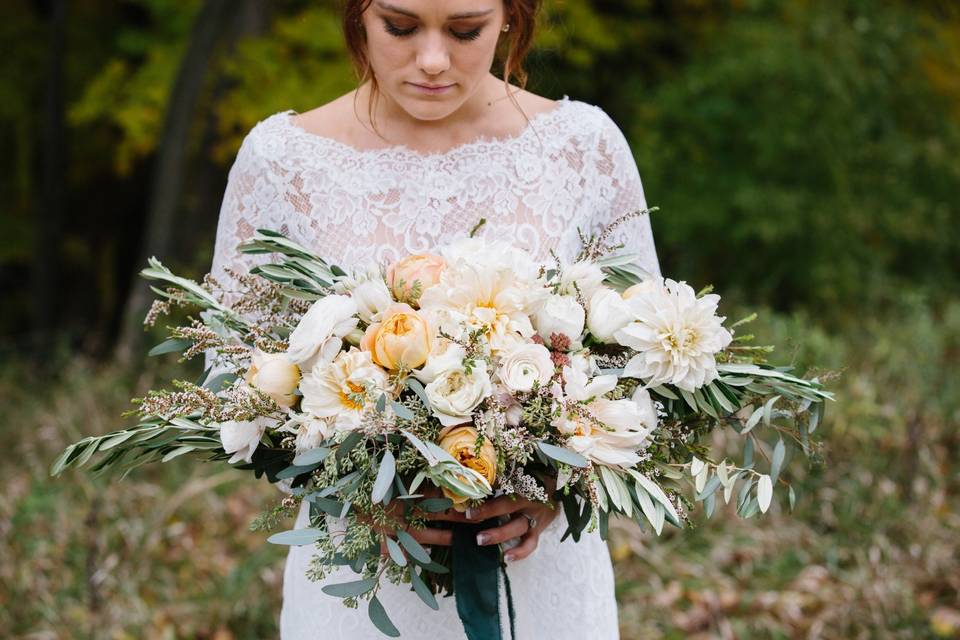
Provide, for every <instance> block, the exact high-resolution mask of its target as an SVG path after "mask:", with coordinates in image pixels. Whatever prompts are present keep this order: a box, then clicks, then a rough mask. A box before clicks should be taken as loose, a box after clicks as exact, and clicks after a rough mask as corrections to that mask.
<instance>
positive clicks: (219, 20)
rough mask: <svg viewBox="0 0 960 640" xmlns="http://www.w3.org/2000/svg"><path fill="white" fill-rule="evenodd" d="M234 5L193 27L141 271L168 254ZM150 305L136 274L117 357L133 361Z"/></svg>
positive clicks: (215, 5) (173, 98)
mask: <svg viewBox="0 0 960 640" xmlns="http://www.w3.org/2000/svg"><path fill="white" fill-rule="evenodd" d="M229 6H230V3H229V2H228V1H227V0H206V1H205V2H204V3H203V6H202V7H201V9H200V13H199V14H198V15H197V19H196V22H195V23H194V26H193V32H192V34H191V36H190V43H189V46H188V47H187V51H186V53H185V54H184V56H183V60H182V61H181V62H180V69H179V70H178V72H177V78H176V81H175V82H174V85H173V90H172V91H171V93H170V100H169V102H168V105H167V111H166V115H165V118H164V124H163V133H162V135H161V137H160V142H159V146H158V148H157V157H156V165H155V167H154V172H153V180H152V184H151V193H150V203H149V208H148V211H147V220H146V225H145V228H144V236H143V239H142V241H141V243H140V246H141V247H142V251H141V252H140V259H139V260H138V262H137V266H136V268H137V271H139V270H140V269H141V268H142V267H143V266H145V265H146V262H147V259H148V258H149V257H151V256H154V255H156V256H158V257H161V258H162V257H164V256H166V255H167V254H168V253H169V249H170V238H171V236H172V230H173V225H174V223H175V218H176V212H177V206H178V205H179V203H180V199H181V198H180V196H181V191H182V187H183V178H184V169H185V168H186V157H185V156H186V152H187V144H188V142H189V133H190V125H191V122H192V120H193V118H192V116H193V112H194V108H195V107H196V103H197V100H198V98H199V95H200V91H201V89H202V88H203V82H204V79H205V77H206V72H207V68H208V66H209V62H210V59H211V57H212V56H213V52H214V49H215V47H216V44H217V39H218V36H219V34H220V33H221V31H222V30H223V26H224V19H225V18H226V16H227V9H228V8H229ZM149 303H150V291H149V288H148V286H147V285H146V283H144V282H142V281H141V280H140V278H138V277H137V278H134V281H133V284H132V285H131V289H130V293H129V296H128V298H127V304H126V308H125V309H124V314H123V322H122V324H121V330H120V339H119V340H118V342H117V347H116V350H115V356H116V358H117V360H118V361H119V362H121V363H124V364H127V363H129V362H130V361H131V359H132V358H133V356H135V355H136V354H137V353H139V352H140V350H141V348H142V344H143V327H142V324H141V323H142V320H143V317H144V314H145V313H146V310H147V307H148V305H149Z"/></svg>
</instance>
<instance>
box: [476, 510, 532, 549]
mask: <svg viewBox="0 0 960 640" xmlns="http://www.w3.org/2000/svg"><path fill="white" fill-rule="evenodd" d="M529 530H530V521H529V520H527V518H526V517H525V516H523V515H521V514H515V515H514V516H513V517H512V518H511V519H510V522H508V523H506V524H504V525H501V526H499V527H492V528H490V529H484V530H483V531H481V532H480V533H478V534H477V544H479V545H487V544H500V543H501V542H506V541H507V540H510V539H511V538H519V537H520V536H522V535H523V534H525V533H526V532H527V531H529Z"/></svg>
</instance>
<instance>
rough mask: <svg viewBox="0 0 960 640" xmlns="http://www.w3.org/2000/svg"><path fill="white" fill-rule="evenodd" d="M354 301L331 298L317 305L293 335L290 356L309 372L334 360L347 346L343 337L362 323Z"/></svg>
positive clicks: (316, 303) (326, 298)
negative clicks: (343, 347) (344, 346)
mask: <svg viewBox="0 0 960 640" xmlns="http://www.w3.org/2000/svg"><path fill="white" fill-rule="evenodd" d="M356 314H357V304H356V302H354V301H353V299H352V298H350V297H348V296H341V295H329V296H326V297H325V298H321V299H320V300H317V301H316V302H314V303H313V305H311V306H310V308H309V309H308V310H307V312H306V313H305V314H303V317H302V318H301V319H300V323H299V324H297V327H296V329H294V330H293V332H292V333H291V334H290V347H289V348H288V349H287V355H288V356H289V357H290V360H292V361H293V362H294V363H295V364H298V365H300V369H301V370H302V371H303V372H304V373H306V372H307V371H310V370H311V369H313V368H314V367H315V366H317V365H318V364H320V363H326V362H330V361H331V360H333V358H334V356H336V355H337V353H339V352H340V348H341V347H342V346H343V340H342V338H343V337H344V336H345V335H347V334H348V333H350V332H351V331H353V330H354V329H355V328H356V327H357V323H358V322H359V320H358V318H357V317H356Z"/></svg>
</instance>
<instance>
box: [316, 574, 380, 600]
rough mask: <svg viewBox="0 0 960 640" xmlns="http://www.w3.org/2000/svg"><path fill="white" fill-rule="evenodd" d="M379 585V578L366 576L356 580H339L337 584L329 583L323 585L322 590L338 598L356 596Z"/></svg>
mask: <svg viewBox="0 0 960 640" xmlns="http://www.w3.org/2000/svg"><path fill="white" fill-rule="evenodd" d="M375 586H377V579H376V578H375V577H374V578H366V579H365V580H355V581H353V582H338V583H337V584H328V585H324V586H323V587H322V591H323V592H324V593H325V594H327V595H328V596H334V597H336V598H355V597H357V596H361V595H363V594H365V593H366V592H368V591H370V590H372V589H373V588H374V587H375Z"/></svg>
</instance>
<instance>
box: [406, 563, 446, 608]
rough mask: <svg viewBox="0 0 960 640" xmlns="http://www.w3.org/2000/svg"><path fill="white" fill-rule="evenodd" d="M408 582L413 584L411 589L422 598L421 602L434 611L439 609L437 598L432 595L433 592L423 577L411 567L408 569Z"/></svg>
mask: <svg viewBox="0 0 960 640" xmlns="http://www.w3.org/2000/svg"><path fill="white" fill-rule="evenodd" d="M410 582H411V583H412V584H413V590H414V591H415V592H416V594H417V595H418V596H419V597H420V599H421V600H423V603H424V604H425V605H427V606H428V607H430V608H431V609H433V610H434V611H439V610H440V604H439V603H438V602H437V598H436V597H435V596H434V595H433V592H431V591H430V587H428V586H427V583H426V582H424V581H423V578H421V577H420V574H418V573H417V572H416V571H414V570H413V569H410Z"/></svg>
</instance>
